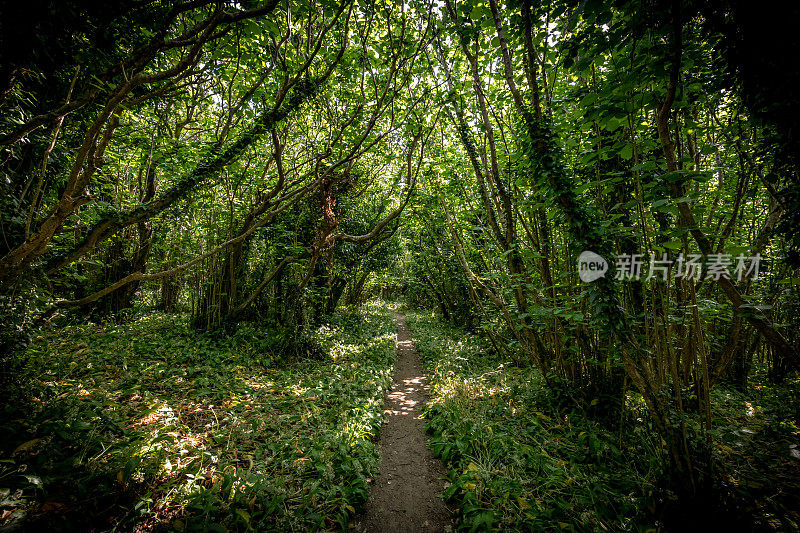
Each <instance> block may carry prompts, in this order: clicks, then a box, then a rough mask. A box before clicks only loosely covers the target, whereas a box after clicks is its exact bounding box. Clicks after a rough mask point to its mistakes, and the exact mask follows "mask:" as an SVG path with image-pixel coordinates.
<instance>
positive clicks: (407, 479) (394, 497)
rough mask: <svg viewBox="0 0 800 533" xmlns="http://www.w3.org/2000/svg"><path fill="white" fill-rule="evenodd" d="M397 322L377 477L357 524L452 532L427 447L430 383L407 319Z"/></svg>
mask: <svg viewBox="0 0 800 533" xmlns="http://www.w3.org/2000/svg"><path fill="white" fill-rule="evenodd" d="M396 317H397V365H396V366H395V372H394V382H393V384H392V390H391V392H390V393H388V394H387V395H386V399H385V400H384V409H385V411H384V414H385V415H386V419H385V420H384V425H383V428H382V430H381V438H380V442H379V443H378V449H379V450H380V453H381V459H380V474H379V475H378V478H377V479H376V480H375V483H374V484H373V486H372V489H371V491H370V497H369V501H368V502H367V504H366V506H365V507H364V513H363V514H362V515H361V517H360V519H359V520H358V523H357V524H356V530H357V531H366V532H376V533H377V532H388V533H391V532H395V531H398V532H400V531H402V532H407V531H409V532H416V531H420V532H421V531H425V532H433V531H435V532H444V531H451V530H452V528H453V521H452V518H451V512H450V510H449V509H448V508H447V506H446V505H445V503H444V501H442V499H441V498H440V497H439V495H440V494H441V493H442V491H444V489H445V481H444V479H443V478H444V476H445V471H444V468H443V467H442V464H441V462H439V460H438V459H436V458H434V456H433V453H432V452H431V450H430V449H429V448H428V438H427V436H426V435H425V425H424V422H423V420H422V411H423V406H424V404H425V400H426V396H427V390H428V378H427V376H426V375H425V373H424V372H423V370H422V362H421V361H420V358H419V354H418V353H417V350H416V349H415V348H414V343H413V342H412V340H411V333H410V332H409V330H408V326H406V319H405V316H404V315H402V314H400V313H396Z"/></svg>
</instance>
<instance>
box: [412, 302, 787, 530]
mask: <svg viewBox="0 0 800 533" xmlns="http://www.w3.org/2000/svg"><path fill="white" fill-rule="evenodd" d="M407 323H408V325H409V328H410V329H411V331H412V334H413V337H414V343H415V345H416V347H417V350H418V351H419V352H420V354H421V356H422V357H423V359H424V362H425V365H426V367H427V369H428V371H429V372H430V374H431V399H430V401H429V404H428V409H427V413H426V414H427V417H428V418H429V422H428V428H429V431H430V432H431V433H432V434H433V436H432V438H431V447H432V448H433V450H434V452H435V453H436V455H437V456H439V457H440V458H441V459H442V460H443V462H444V463H445V466H446V468H447V469H448V477H449V480H450V482H451V485H450V486H449V487H448V489H447V490H446V492H445V493H444V497H445V498H446V499H448V500H449V501H451V502H452V503H454V504H456V505H457V506H458V507H459V509H460V514H461V523H460V526H459V527H460V529H461V530H466V531H483V530H489V529H495V530H502V531H598V532H599V531H640V532H648V531H666V530H674V528H673V527H671V526H670V524H671V523H672V522H674V521H673V520H671V518H673V517H671V516H669V515H670V514H675V513H686V512H687V511H686V510H687V509H689V508H693V503H692V502H682V501H670V499H671V498H674V495H671V494H670V493H669V490H668V489H665V487H664V485H663V480H664V479H665V478H666V477H667V476H668V475H669V472H668V469H667V468H668V467H666V466H665V465H667V464H668V463H667V457H666V456H665V451H664V448H663V445H664V443H663V442H661V440H660V438H659V437H658V433H657V432H656V431H654V428H653V427H652V423H651V422H650V421H649V420H648V418H647V415H646V409H645V408H644V406H643V405H641V403H642V402H641V397H640V396H638V395H637V394H635V393H634V392H632V391H629V393H628V397H627V402H626V404H627V405H626V408H625V412H624V416H623V417H622V418H621V419H620V422H619V424H617V425H616V427H607V426H603V425H600V424H598V423H597V422H596V421H594V420H592V419H591V418H590V417H589V416H587V415H586V414H585V413H584V412H582V411H581V410H579V409H571V410H570V409H565V408H564V405H563V402H559V399H558V398H557V397H556V396H557V394H556V395H555V396H554V393H553V392H551V391H550V389H549V388H548V387H547V386H545V385H544V383H543V380H542V377H541V374H540V373H539V372H538V371H537V370H535V369H533V368H520V367H518V366H514V365H512V364H511V362H509V361H503V360H500V359H498V357H497V356H496V355H494V352H493V351H492V350H491V348H490V346H489V345H488V343H487V342H485V340H483V339H481V338H480V337H478V336H475V335H472V334H469V333H467V332H465V331H463V330H462V329H459V328H455V327H452V326H449V325H447V324H443V323H442V322H440V321H439V320H438V319H436V318H434V317H432V316H431V315H430V314H424V313H412V312H409V314H408V316H407ZM799 386H800V380H795V381H793V382H791V383H788V384H786V385H785V386H781V387H776V386H767V385H766V384H764V383H754V384H753V386H752V387H751V389H750V390H749V391H748V392H747V393H746V394H745V393H741V392H737V391H736V390H735V389H733V388H732V387H730V386H727V385H725V384H719V385H718V386H717V387H715V389H714V391H713V396H712V398H713V408H714V409H713V410H714V426H713V430H712V432H711V438H712V443H713V458H714V463H713V464H714V476H715V489H714V490H715V494H716V498H715V500H714V504H713V505H714V506H715V507H716V508H708V507H706V508H703V509H695V511H698V512H701V513H702V515H703V516H702V517H700V516H696V518H698V519H699V518H703V520H696V521H694V522H692V521H691V520H690V521H689V522H682V523H681V529H680V530H682V531H685V530H692V531H695V530H703V531H708V530H709V529H708V528H707V527H706V525H708V524H709V523H711V524H712V526H711V529H714V526H713V524H714V523H716V525H717V526H719V527H720V528H722V529H725V530H729V531H740V530H741V531H798V523H800V514H798V505H797V498H796V495H797V494H798V491H800V452H797V451H795V450H797V449H798V444H800V442H798V441H800V431H798V423H797V421H798V420H800V416H798V412H797V410H796V409H793V408H792V407H791V406H792V405H793V402H792V401H791V400H790V399H789V398H791V397H793V396H796V394H797V390H798V387H799ZM697 417H699V414H698V415H696V416H695V417H694V418H697ZM694 418H690V419H689V420H687V423H689V424H690V425H697V423H698V421H697V420H695V419H694ZM683 518H687V517H686V516H684V517H683ZM692 523H694V525H692ZM701 524H704V525H703V526H701ZM673 525H674V524H673ZM687 528H688V529H687Z"/></svg>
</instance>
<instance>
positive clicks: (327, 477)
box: [0, 304, 395, 531]
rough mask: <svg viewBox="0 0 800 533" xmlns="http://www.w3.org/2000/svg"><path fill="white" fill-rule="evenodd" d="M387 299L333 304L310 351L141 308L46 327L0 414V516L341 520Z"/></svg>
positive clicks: (376, 386)
mask: <svg viewBox="0 0 800 533" xmlns="http://www.w3.org/2000/svg"><path fill="white" fill-rule="evenodd" d="M394 332H395V325H394V319H393V315H392V313H391V311H390V310H388V309H386V308H385V307H383V306H382V305H381V304H370V305H367V306H365V307H364V308H362V309H361V310H350V311H346V312H340V313H337V314H336V315H335V316H334V318H333V320H332V323H331V324H330V326H323V327H321V328H319V329H318V330H317V331H315V332H313V334H312V338H313V341H314V342H315V344H317V346H318V347H319V348H320V349H319V350H315V354H321V355H315V354H312V356H311V357H308V358H302V359H296V360H294V361H286V360H283V359H281V356H280V350H279V349H278V344H279V343H278V341H277V340H276V337H275V335H274V334H273V333H271V332H269V331H265V330H260V329H258V328H255V327H253V326H242V327H241V328H239V330H238V331H237V333H236V334H235V335H233V336H231V337H227V336H226V337H221V338H219V337H215V336H213V335H210V334H201V333H198V332H197V331H194V330H192V329H191V328H190V327H189V325H188V322H187V321H186V320H184V319H177V318H174V317H170V316H166V315H159V314H149V315H146V316H142V317H141V318H138V319H137V320H135V321H134V322H131V323H129V324H125V325H120V326H117V325H109V324H100V325H82V326H72V327H66V328H61V329H57V330H51V331H48V332H46V333H44V334H43V335H42V336H41V337H40V338H38V339H36V340H35V342H34V343H33V344H32V346H31V348H30V349H29V352H28V354H27V355H28V359H27V363H26V366H25V367H24V370H23V373H24V375H23V376H22V382H23V383H26V384H27V391H26V394H25V397H26V401H25V402H22V403H21V402H17V403H16V405H14V406H13V407H7V408H6V412H5V413H3V416H2V422H0V434H1V435H2V437H0V500H2V502H0V518H2V521H0V525H3V524H6V525H8V524H15V523H17V524H22V525H25V526H26V527H28V528H35V529H40V528H43V527H55V528H56V529H68V530H80V531H88V530H103V531H106V530H115V529H122V530H131V529H136V530H150V529H159V530H173V531H183V530H187V531H188V530H191V531H248V530H258V531H269V530H275V531H278V530H280V531H284V530H314V529H318V530H329V529H341V528H343V527H346V525H347V522H348V520H349V518H350V517H351V516H352V515H353V514H354V513H355V511H356V508H357V507H358V506H359V505H360V504H361V503H362V502H364V501H365V499H366V497H367V490H368V480H369V478H371V477H372V476H373V475H374V472H375V470H376V468H377V454H376V450H375V448H374V446H373V444H372V441H373V440H374V437H375V435H376V433H377V431H378V430H379V428H380V422H381V417H382V399H383V394H384V391H385V389H386V388H387V387H388V385H389V384H390V374H391V369H392V367H393V364H394V356H395V350H394Z"/></svg>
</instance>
